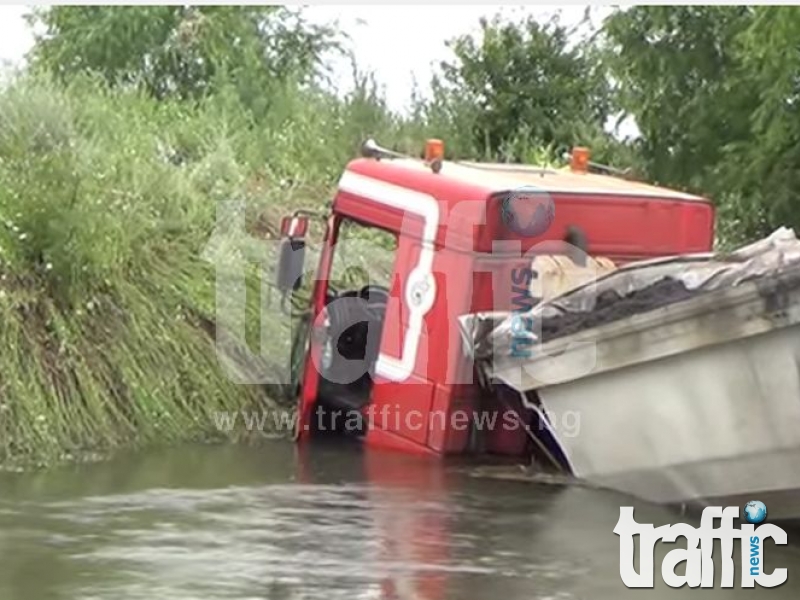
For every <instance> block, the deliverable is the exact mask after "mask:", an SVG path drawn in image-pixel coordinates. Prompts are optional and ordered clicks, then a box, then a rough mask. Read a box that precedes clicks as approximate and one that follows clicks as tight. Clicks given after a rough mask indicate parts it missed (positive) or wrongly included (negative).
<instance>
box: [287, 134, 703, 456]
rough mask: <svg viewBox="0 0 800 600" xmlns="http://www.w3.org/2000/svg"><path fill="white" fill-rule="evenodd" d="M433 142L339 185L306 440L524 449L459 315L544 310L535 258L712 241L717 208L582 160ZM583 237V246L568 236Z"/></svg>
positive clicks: (319, 293)
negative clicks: (462, 159) (488, 160)
mask: <svg viewBox="0 0 800 600" xmlns="http://www.w3.org/2000/svg"><path fill="white" fill-rule="evenodd" d="M433 148H434V151H433V152H432V155H429V156H427V157H426V160H413V159H408V158H402V157H396V156H394V155H392V154H390V153H388V152H385V153H381V154H378V155H375V154H374V153H373V155H372V156H371V157H369V158H362V159H358V160H355V161H353V162H351V163H350V164H349V165H348V166H347V168H346V170H345V172H344V173H343V175H342V177H341V179H340V182H339V186H338V189H337V192H336V195H335V197H334V200H333V205H332V212H331V214H330V215H329V218H328V219H327V222H326V233H325V236H324V243H323V245H322V249H321V258H320V262H319V265H318V268H317V274H316V281H315V282H314V288H313V294H312V300H311V310H310V324H311V326H310V327H309V328H308V333H307V336H306V337H304V338H303V339H298V341H297V347H298V348H300V349H301V354H302V356H303V365H302V367H301V368H300V369H299V370H298V374H299V377H300V381H299V383H300V385H299V399H298V407H299V413H300V419H299V420H298V437H299V438H300V439H306V438H307V437H309V436H312V435H316V434H319V433H321V432H322V431H331V430H335V431H337V432H339V433H345V434H352V435H354V436H355V437H357V438H359V439H361V440H362V441H363V442H364V443H365V444H366V445H368V446H372V447H383V448H391V449H395V450H401V451H406V452H412V453H420V454H431V455H444V454H460V453H466V452H489V453H501V454H511V455H516V456H520V457H527V456H528V455H529V453H530V452H531V447H530V444H531V440H530V437H529V436H528V435H527V434H526V431H525V425H526V423H530V419H531V418H532V416H531V415H530V414H529V412H528V411H526V410H525V408H524V407H521V406H519V405H518V404H514V403H513V402H508V401H506V399H503V398H498V397H495V396H494V395H493V393H492V392H491V390H487V389H485V388H484V387H483V386H482V385H481V383H480V378H479V374H478V373H477V372H476V370H475V366H474V364H473V362H472V359H471V358H470V357H469V356H467V355H465V353H464V352H463V348H462V340H461V334H460V330H459V326H458V318H459V317H460V316H462V315H464V314H469V313H475V312H482V311H508V310H513V309H514V308H515V307H516V308H518V309H519V308H524V307H530V306H533V305H534V304H536V303H537V302H538V301H539V299H540V298H539V297H537V295H540V291H541V285H540V286H539V287H538V288H537V286H536V285H535V284H536V283H537V281H538V280H539V273H538V272H537V269H536V267H535V265H536V264H541V260H538V262H537V257H539V258H540V259H541V257H543V256H561V257H568V258H569V259H570V260H575V261H577V262H582V259H581V258H580V256H579V255H580V254H581V253H582V252H583V251H584V250H585V251H587V252H588V254H589V255H591V256H601V257H605V258H606V259H607V260H610V261H612V262H613V263H615V264H624V263H626V262H629V261H632V260H639V259H646V258H655V257H660V256H669V255H675V254H683V253H694V252H704V251H708V250H710V249H711V246H712V243H713V234H714V227H713V223H714V211H713V207H712V206H711V204H710V203H709V202H708V201H706V200H705V199H703V198H699V197H696V196H692V195H689V194H683V193H680V192H674V191H671V190H666V189H662V188H658V187H653V186H648V185H645V184H640V183H636V182H631V181H626V180H623V179H619V178H616V177H609V176H606V175H598V174H595V173H591V172H589V169H587V168H586V161H583V162H582V161H581V160H574V161H573V164H572V165H571V167H568V168H566V169H563V170H560V169H559V170H555V169H542V168H535V167H529V166H521V165H499V164H477V163H456V162H450V161H443V160H442V156H441V148H440V147H438V153H437V151H436V148H437V146H433ZM287 229H288V228H287ZM576 232H578V238H581V239H582V240H583V241H582V242H581V243H580V244H578V245H579V246H583V247H582V248H576V247H575V245H574V244H570V243H567V242H565V239H568V240H575V239H576V238H575V233H576ZM568 234H570V235H572V237H570V235H568ZM286 237H287V239H289V238H291V237H292V236H290V235H287V236H286ZM297 242H298V239H297V236H295V238H294V241H293V242H292V243H293V244H294V245H295V246H297V245H298V244H297ZM289 254H292V253H291V252H290V253H289ZM283 271H284V272H285V271H286V269H284V270H283ZM288 271H289V272H292V269H291V268H289V270H288ZM284 279H286V278H285V277H284ZM538 283H540V284H541V281H538ZM283 285H284V288H287V284H286V282H285V281H284V284H283ZM537 290H538V291H537Z"/></svg>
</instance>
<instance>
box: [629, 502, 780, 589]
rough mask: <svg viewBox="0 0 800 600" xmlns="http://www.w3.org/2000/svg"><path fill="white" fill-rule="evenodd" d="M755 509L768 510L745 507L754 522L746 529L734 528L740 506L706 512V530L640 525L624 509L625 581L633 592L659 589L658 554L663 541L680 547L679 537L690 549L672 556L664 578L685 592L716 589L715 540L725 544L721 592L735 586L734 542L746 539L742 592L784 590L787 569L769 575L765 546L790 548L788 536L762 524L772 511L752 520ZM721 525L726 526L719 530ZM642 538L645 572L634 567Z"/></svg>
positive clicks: (702, 526) (680, 525) (641, 565)
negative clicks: (680, 571) (682, 566)
mask: <svg viewBox="0 0 800 600" xmlns="http://www.w3.org/2000/svg"><path fill="white" fill-rule="evenodd" d="M751 504H758V505H761V506H763V504H762V503H760V502H752V503H748V506H747V507H745V518H746V520H749V521H751V522H750V523H747V524H744V525H742V526H741V528H740V529H737V528H735V527H734V520H735V519H736V518H737V517H739V515H740V509H739V508H738V507H736V506H729V507H726V508H722V507H716V506H715V507H706V508H705V509H704V510H703V514H702V517H701V520H700V527H699V528H695V527H692V526H691V525H688V524H686V523H678V524H675V525H664V526H662V527H654V526H653V525H651V524H642V523H637V522H636V520H635V519H634V517H633V507H632V506H622V507H620V516H619V521H618V522H617V525H616V527H615V528H614V533H615V534H617V535H618V536H619V538H620V549H619V568H620V571H619V572H620V577H621V578H622V582H623V583H624V584H625V586H626V587H628V588H652V587H653V586H654V583H655V582H654V564H653V563H654V558H653V555H654V550H655V544H656V542H658V541H659V540H662V541H664V542H669V543H674V542H676V541H677V539H678V538H679V537H683V538H685V539H686V540H687V545H686V548H676V549H674V550H671V551H670V552H668V553H667V555H666V556H665V557H664V560H663V562H662V564H661V577H662V578H663V580H664V583H666V584H667V585H668V586H670V587H673V588H680V587H683V586H685V585H688V586H689V587H690V588H697V587H700V588H713V587H714V575H715V572H714V571H715V565H714V557H713V555H712V554H713V551H714V541H715V540H719V541H720V549H721V553H720V559H721V560H720V563H721V564H720V566H721V583H720V585H721V587H722V588H732V587H734V572H735V568H734V561H733V552H734V543H735V540H740V546H741V578H740V579H741V581H740V585H741V587H742V588H752V587H755V585H756V584H758V585H759V586H760V587H765V588H771V587H777V586H779V585H782V584H783V583H785V582H786V580H787V578H788V572H787V569H786V568H785V567H784V568H775V569H773V570H772V572H770V573H767V571H766V569H765V566H764V542H765V540H766V539H768V538H771V539H772V540H773V541H774V542H775V543H776V544H779V545H785V544H786V543H787V535H786V532H785V531H784V530H783V529H781V528H780V527H778V526H777V525H773V524H771V523H767V524H760V525H758V527H756V525H757V524H758V523H761V522H762V521H763V520H764V519H765V518H766V507H764V510H763V516H762V517H760V518H757V519H753V518H752V517H751V515H752V514H753V513H752V510H751V508H752V507H751V506H750V505H751ZM717 520H719V523H720V526H719V527H714V524H715V522H716V521H717ZM754 523H755V524H754ZM637 535H638V536H639V571H638V572H637V571H636V568H635V566H634V565H635V563H634V555H635V546H634V538H635V536H637ZM681 563H685V565H686V569H685V572H684V574H683V575H678V574H677V573H675V570H676V567H677V566H678V565H680V564H681Z"/></svg>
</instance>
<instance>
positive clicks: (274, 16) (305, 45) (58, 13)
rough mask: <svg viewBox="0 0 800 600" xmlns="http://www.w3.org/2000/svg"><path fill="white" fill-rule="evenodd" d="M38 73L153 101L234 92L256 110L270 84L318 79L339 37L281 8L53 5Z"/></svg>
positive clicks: (38, 13)
mask: <svg viewBox="0 0 800 600" xmlns="http://www.w3.org/2000/svg"><path fill="white" fill-rule="evenodd" d="M31 21H32V23H33V24H34V25H36V26H37V27H38V28H39V29H40V30H43V31H44V33H42V34H40V35H39V36H38V37H37V40H36V44H35V46H34V48H33V51H32V55H31V62H32V64H33V65H34V66H35V67H37V68H41V69H44V70H47V71H49V72H52V73H55V74H56V75H58V76H59V77H61V78H62V79H65V80H68V79H69V78H70V77H72V76H74V75H75V74H77V73H81V72H86V71H90V72H96V73H99V74H101V75H102V76H103V77H104V78H105V79H106V80H107V81H108V82H109V83H112V84H114V85H120V84H122V85H125V84H138V85H143V86H144V87H145V88H146V89H147V90H148V91H149V92H150V93H151V94H152V95H153V96H155V97H156V98H165V97H177V98H180V99H197V98H199V97H201V96H204V95H207V94H209V93H211V92H213V91H215V90H217V89H218V88H219V86H220V85H222V84H234V85H235V87H236V88H237V89H238V90H239V92H240V93H241V94H242V97H243V99H244V100H245V102H247V103H248V104H251V105H258V104H259V98H264V97H265V96H266V95H268V93H269V91H270V90H271V89H272V87H273V86H274V84H275V83H276V82H277V83H280V82H283V81H286V80H288V79H296V80H298V81H300V82H302V81H308V80H309V79H311V78H313V76H314V75H315V74H317V69H318V67H319V59H320V56H321V55H322V53H323V52H325V51H326V50H328V49H331V48H332V47H335V46H336V44H337V36H336V34H335V32H334V31H333V30H332V29H330V28H328V27H323V26H316V25H311V24H309V23H307V22H305V21H304V20H303V19H302V18H301V17H300V15H299V14H298V13H292V12H290V11H288V10H287V9H284V8H281V7H276V6H241V7H235V6H126V7H119V6H54V7H49V8H43V9H37V10H35V11H34V12H33V13H32V17H31Z"/></svg>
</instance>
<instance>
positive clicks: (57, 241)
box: [0, 77, 391, 463]
mask: <svg viewBox="0 0 800 600" xmlns="http://www.w3.org/2000/svg"><path fill="white" fill-rule="evenodd" d="M272 101H273V107H272V109H271V110H270V112H269V115H270V117H269V118H270V122H267V123H265V122H262V123H259V124H258V125H257V124H255V123H253V122H252V121H251V120H250V118H249V116H248V112H247V111H245V110H243V109H242V108H241V107H240V106H239V105H238V104H237V102H236V101H235V100H234V99H233V97H226V95H225V94H219V95H217V96H215V97H213V98H209V99H207V100H206V101H203V102H202V103H200V104H191V105H190V104H187V103H177V102H176V103H172V102H164V101H162V102H156V101H154V100H152V99H151V98H148V97H146V96H145V95H143V94H140V93H139V92H137V91H136V90H128V91H119V90H116V91H111V90H109V89H107V88H106V87H105V86H104V85H103V84H102V83H100V82H98V81H96V80H92V79H90V78H83V77H78V78H76V79H74V80H73V81H72V82H71V83H70V84H69V85H68V86H63V85H58V84H54V83H52V82H50V81H48V80H43V79H41V78H32V77H25V78H22V79H19V80H16V81H14V82H13V83H12V84H11V85H9V86H7V87H6V88H5V89H4V90H3V91H2V92H0V347H1V348H2V350H1V351H0V388H1V389H0V463H8V462H20V461H21V462H25V463H28V462H37V463H47V462H50V461H54V460H58V459H62V458H69V457H70V456H75V455H79V454H81V453H84V452H87V451H90V450H91V451H105V450H108V449H112V448H114V447H118V446H120V445H136V444H146V443H154V442H170V441H177V440H189V439H204V438H208V437H210V436H216V435H219V432H218V431H217V430H216V428H215V426H214V420H213V414H214V413H215V412H216V411H219V410H238V409H241V408H244V407H251V406H253V405H258V406H263V405H264V404H265V403H269V402H270V399H269V398H268V397H267V395H266V394H265V392H264V390H263V388H260V387H259V386H246V385H237V384H235V383H232V382H230V381H229V380H228V378H227V377H226V374H225V373H224V371H223V370H222V369H221V368H220V366H219V364H218V362H217V359H216V356H215V353H214V350H213V347H212V344H211V338H210V337H209V334H208V333H207V331H206V330H205V329H204V328H203V327H201V326H199V325H200V321H203V320H213V318H214V284H215V275H214V267H213V265H211V264H209V263H208V262H206V261H204V260H203V259H202V256H201V255H202V250H203V247H204V246H205V244H206V243H207V241H208V239H209V236H210V235H211V232H212V229H213V227H214V222H215V215H216V206H217V202H218V201H220V200H224V199H229V198H242V199H245V200H247V202H248V206H249V208H250V209H251V211H250V212H251V213H252V214H253V215H258V216H260V218H261V220H262V222H266V223H268V222H270V221H273V220H274V218H275V217H276V216H277V214H279V213H280V212H281V211H282V209H283V208H284V207H286V206H294V205H297V204H300V203H305V204H308V203H314V202H321V201H323V200H325V199H327V197H328V194H329V190H330V186H331V184H332V183H333V181H334V178H335V177H336V175H337V174H338V172H339V171H340V169H341V167H342V164H343V163H344V161H345V160H346V159H347V158H348V155H350V154H351V153H352V146H353V143H354V142H353V140H354V139H355V137H356V136H357V135H358V134H360V132H358V131H355V130H354V129H353V127H354V125H353V121H352V120H351V121H349V125H348V127H349V129H345V128H344V127H343V126H342V124H343V123H345V122H348V121H347V120H348V119H349V118H350V117H351V116H352V115H348V114H347V111H348V110H350V109H351V108H352V107H353V102H352V99H351V101H349V102H344V103H342V102H339V103H337V102H335V101H333V100H331V99H330V98H328V97H326V96H324V95H314V94H311V93H307V95H305V96H304V97H302V98H301V97H300V93H299V92H297V91H296V89H295V90H294V91H287V92H286V94H285V95H284V96H283V97H281V96H280V95H276V96H275V97H274V98H273V99H272ZM356 121H357V120H356ZM388 125H389V126H391V124H388ZM355 127H356V128H357V127H358V125H357V124H356V125H355ZM250 283H251V285H257V281H256V280H253V281H251V282H250ZM255 309H256V310H257V305H256V306H255ZM256 314H257V313H256Z"/></svg>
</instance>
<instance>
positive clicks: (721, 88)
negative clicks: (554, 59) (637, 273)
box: [603, 6, 800, 240]
mask: <svg viewBox="0 0 800 600" xmlns="http://www.w3.org/2000/svg"><path fill="white" fill-rule="evenodd" d="M798 34H800V11H798V9H796V8H794V7H748V6H669V7H667V6H662V7H653V6H639V7H633V8H630V9H627V10H618V11H616V12H615V13H614V14H612V15H611V17H610V18H609V19H608V20H607V21H606V22H605V24H604V27H603V39H604V42H605V51H606V61H607V66H608V69H609V74H610V75H611V76H612V77H613V79H614V80H615V82H616V85H617V88H618V98H619V101H620V107H621V108H622V109H623V110H624V111H626V112H627V113H629V114H631V115H633V116H634V117H635V119H636V122H637V124H638V126H639V128H640V130H641V134H642V135H641V138H640V140H639V143H638V146H639V151H640V154H641V156H642V159H643V160H644V161H645V164H646V165H647V171H648V173H649V175H650V177H651V178H653V179H655V180H657V181H659V182H662V183H666V184H670V185H676V186H679V187H685V188H690V189H693V190H695V191H699V192H702V193H706V194H709V195H712V196H714V197H715V198H716V200H717V202H718V204H719V207H720V213H719V214H720V217H721V218H720V226H721V231H722V232H723V234H724V236H726V237H727V238H729V239H732V240H741V239H747V238H752V237H755V236H759V235H764V234H765V233H768V232H769V231H770V230H772V229H774V228H775V227H777V226H779V225H791V226H794V227H799V226H800V195H799V191H800V161H799V159H800V119H798V117H799V116H800V114H798V111H799V110H800V107H799V106H798V83H797V82H798V81H800V54H799V53H798V45H797V40H798V39H800V37H798Z"/></svg>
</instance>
